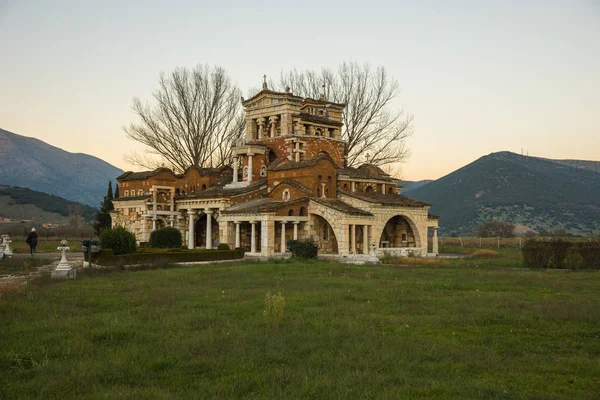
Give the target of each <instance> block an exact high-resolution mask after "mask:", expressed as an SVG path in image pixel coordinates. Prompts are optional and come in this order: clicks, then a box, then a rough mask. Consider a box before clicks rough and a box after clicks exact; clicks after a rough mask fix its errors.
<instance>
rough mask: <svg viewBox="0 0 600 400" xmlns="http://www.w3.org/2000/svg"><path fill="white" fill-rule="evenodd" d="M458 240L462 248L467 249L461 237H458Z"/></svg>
mask: <svg viewBox="0 0 600 400" xmlns="http://www.w3.org/2000/svg"><path fill="white" fill-rule="evenodd" d="M458 240H459V241H460V247H465V245H464V244H463V242H462V239H461V238H460V236H459V237H458Z"/></svg>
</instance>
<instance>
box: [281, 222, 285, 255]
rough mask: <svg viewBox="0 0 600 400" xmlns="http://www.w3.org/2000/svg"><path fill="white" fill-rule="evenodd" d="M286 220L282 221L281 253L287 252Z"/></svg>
mask: <svg viewBox="0 0 600 400" xmlns="http://www.w3.org/2000/svg"><path fill="white" fill-rule="evenodd" d="M285 222H286V221H281V254H283V253H285V248H286V245H285Z"/></svg>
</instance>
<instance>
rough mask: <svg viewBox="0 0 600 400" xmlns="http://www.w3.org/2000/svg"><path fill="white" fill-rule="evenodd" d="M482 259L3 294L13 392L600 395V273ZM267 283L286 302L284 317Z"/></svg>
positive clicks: (285, 264) (204, 270) (98, 279)
mask: <svg viewBox="0 0 600 400" xmlns="http://www.w3.org/2000/svg"><path fill="white" fill-rule="evenodd" d="M475 262H477V260H473V259H469V260H460V261H456V262H454V263H453V264H452V265H429V266H414V267H395V266H390V265H383V266H351V265H342V264H336V263H326V262H299V261H279V262H274V261H273V262H269V263H252V264H241V263H240V264H231V265H225V264H218V265H211V266H208V265H205V266H196V267H191V266H190V267H181V268H170V269H158V270H149V271H139V272H132V271H128V272H111V273H99V272H96V273H89V274H80V275H79V276H78V279H77V280H75V281H63V282H55V283H44V284H41V285H32V286H30V287H29V288H28V289H27V290H26V291H25V292H23V293H16V294H8V295H5V296H4V297H2V298H0V321H1V323H0V338H1V340H0V373H1V375H0V398H1V399H19V398H43V399H52V398H56V399H75V398H76V399H145V398H148V399H150V398H151V399H167V398H220V399H227V398H255V399H288V398H290V399H291V398H294V399H323V398H336V399H351V398H352V399H353V398H358V399H372V398H382V399H389V398H402V399H410V398H423V399H465V398H471V399H489V398H498V399H591V398H598V396H599V395H598V393H600V390H599V388H600V296H599V295H598V293H600V274H599V273H597V272H587V271H586V272H570V271H552V270H541V271H529V270H524V269H500V268H486V267H485V264H484V263H485V261H484V260H479V264H481V265H480V266H478V267H476V266H475V265H479V264H476V263H475ZM467 263H468V264H469V267H467V266H466V265H467ZM267 292H270V293H272V294H276V293H278V292H280V293H281V295H282V296H283V298H284V299H285V306H284V307H283V316H282V318H281V320H280V321H279V323H278V326H277V323H276V322H277V321H275V320H274V319H273V318H267V317H265V316H264V315H263V311H264V310H265V296H266V294H267ZM280 309H281V308H280Z"/></svg>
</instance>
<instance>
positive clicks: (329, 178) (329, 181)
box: [327, 176, 331, 185]
mask: <svg viewBox="0 0 600 400" xmlns="http://www.w3.org/2000/svg"><path fill="white" fill-rule="evenodd" d="M327 183H328V184H329V185H331V176H328V177H327Z"/></svg>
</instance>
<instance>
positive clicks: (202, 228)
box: [194, 214, 219, 249]
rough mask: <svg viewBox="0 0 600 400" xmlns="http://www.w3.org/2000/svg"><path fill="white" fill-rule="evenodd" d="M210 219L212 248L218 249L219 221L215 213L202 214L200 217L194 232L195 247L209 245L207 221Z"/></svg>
mask: <svg viewBox="0 0 600 400" xmlns="http://www.w3.org/2000/svg"><path fill="white" fill-rule="evenodd" d="M208 219H210V221H211V224H212V225H211V243H212V248H213V249H216V248H217V246H218V245H219V243H218V242H219V222H217V220H216V218H215V217H214V214H211V215H208V214H202V215H200V218H198V220H197V221H196V226H195V227H194V233H195V235H196V242H195V247H207V246H206V221H207V220H208Z"/></svg>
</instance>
